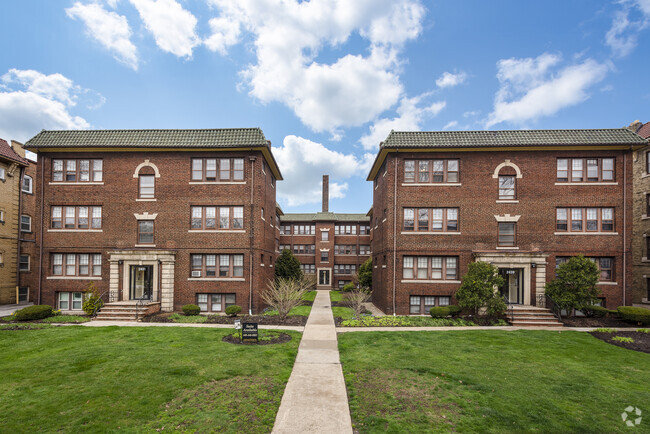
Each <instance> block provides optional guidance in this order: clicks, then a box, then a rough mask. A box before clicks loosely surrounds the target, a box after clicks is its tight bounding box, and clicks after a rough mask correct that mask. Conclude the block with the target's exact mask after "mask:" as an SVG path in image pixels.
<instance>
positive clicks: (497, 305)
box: [456, 262, 507, 317]
mask: <svg viewBox="0 0 650 434" xmlns="http://www.w3.org/2000/svg"><path fill="white" fill-rule="evenodd" d="M503 283H504V281H503V277H501V276H499V269H498V268H497V267H495V266H494V265H492V264H490V263H487V262H471V263H470V264H469V269H468V271H467V274H465V275H464V276H463V283H462V284H461V285H460V288H459V289H458V292H456V299H457V300H458V305H459V306H460V307H461V308H463V309H467V310H469V311H471V312H472V313H473V314H474V315H477V314H478V313H479V311H480V309H481V308H483V307H485V308H486V309H485V312H486V314H487V316H489V317H498V316H501V315H503V313H504V312H505V310H506V308H507V306H506V302H505V301H504V300H503V297H501V295H500V294H499V293H498V292H496V291H495V288H498V287H500V286H502V285H503Z"/></svg>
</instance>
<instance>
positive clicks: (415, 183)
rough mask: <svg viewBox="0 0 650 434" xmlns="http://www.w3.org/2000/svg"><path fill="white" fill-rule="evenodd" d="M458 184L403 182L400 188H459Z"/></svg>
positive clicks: (459, 184)
mask: <svg viewBox="0 0 650 434" xmlns="http://www.w3.org/2000/svg"><path fill="white" fill-rule="evenodd" d="M461 185H463V184H461V183H460V182H429V183H426V184H423V183H419V182H403V183H402V187H460V186H461Z"/></svg>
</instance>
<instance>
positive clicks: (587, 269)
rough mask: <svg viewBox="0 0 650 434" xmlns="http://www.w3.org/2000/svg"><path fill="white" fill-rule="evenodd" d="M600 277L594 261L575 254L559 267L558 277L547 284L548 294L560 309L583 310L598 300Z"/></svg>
mask: <svg viewBox="0 0 650 434" xmlns="http://www.w3.org/2000/svg"><path fill="white" fill-rule="evenodd" d="M599 277H600V273H599V271H598V267H597V266H596V263H595V262H594V261H592V260H591V259H587V258H585V257H584V256H582V255H578V256H574V257H572V258H570V259H569V260H568V261H567V262H565V263H564V264H562V265H560V266H559V267H558V268H557V277H556V278H555V279H554V280H552V281H551V282H549V283H547V284H546V294H547V295H548V296H549V297H551V299H552V300H553V302H554V303H555V304H556V305H557V306H558V307H559V308H560V309H564V310H566V311H567V312H571V311H572V310H573V309H576V310H582V311H583V310H585V308H587V307H591V306H593V304H594V303H595V302H597V301H598V294H600V290H599V289H598V288H597V287H596V284H597V283H598V279H599Z"/></svg>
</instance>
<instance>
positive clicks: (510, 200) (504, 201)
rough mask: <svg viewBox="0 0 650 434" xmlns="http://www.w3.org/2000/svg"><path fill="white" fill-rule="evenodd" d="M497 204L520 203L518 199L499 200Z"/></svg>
mask: <svg viewBox="0 0 650 434" xmlns="http://www.w3.org/2000/svg"><path fill="white" fill-rule="evenodd" d="M496 203H519V201H518V200H516V199H497V202H496Z"/></svg>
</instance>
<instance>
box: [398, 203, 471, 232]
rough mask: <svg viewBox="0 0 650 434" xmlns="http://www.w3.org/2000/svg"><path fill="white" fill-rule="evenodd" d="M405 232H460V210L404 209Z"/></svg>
mask: <svg viewBox="0 0 650 434" xmlns="http://www.w3.org/2000/svg"><path fill="white" fill-rule="evenodd" d="M416 218H417V221H416V220H415V219H416ZM403 230H404V231H407V232H458V208H404V226H403Z"/></svg>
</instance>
